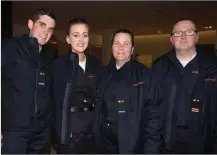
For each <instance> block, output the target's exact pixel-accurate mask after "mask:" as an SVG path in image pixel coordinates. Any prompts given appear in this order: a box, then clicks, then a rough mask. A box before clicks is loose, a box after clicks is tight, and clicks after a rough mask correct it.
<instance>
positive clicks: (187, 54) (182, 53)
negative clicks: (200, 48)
mask: <svg viewBox="0 0 217 155" xmlns="http://www.w3.org/2000/svg"><path fill="white" fill-rule="evenodd" d="M195 54H196V51H195V49H191V50H179V51H176V57H177V58H178V59H179V60H185V61H188V60H191V59H192V57H193V56H194V55H195Z"/></svg>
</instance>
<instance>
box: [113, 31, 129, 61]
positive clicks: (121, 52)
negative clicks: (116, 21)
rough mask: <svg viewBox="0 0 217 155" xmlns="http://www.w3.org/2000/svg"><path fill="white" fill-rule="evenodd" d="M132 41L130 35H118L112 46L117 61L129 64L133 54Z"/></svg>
mask: <svg viewBox="0 0 217 155" xmlns="http://www.w3.org/2000/svg"><path fill="white" fill-rule="evenodd" d="M132 50H133V49H132V40H131V36H130V34H128V33H117V34H116V35H115V37H114V41H113V45H112V53H113V56H114V58H115V59H116V61H123V62H128V61H129V60H130V58H131V53H132Z"/></svg>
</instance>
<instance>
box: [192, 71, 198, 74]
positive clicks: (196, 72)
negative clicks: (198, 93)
mask: <svg viewBox="0 0 217 155" xmlns="http://www.w3.org/2000/svg"><path fill="white" fill-rule="evenodd" d="M191 73H192V74H199V71H198V70H193V71H192V72H191Z"/></svg>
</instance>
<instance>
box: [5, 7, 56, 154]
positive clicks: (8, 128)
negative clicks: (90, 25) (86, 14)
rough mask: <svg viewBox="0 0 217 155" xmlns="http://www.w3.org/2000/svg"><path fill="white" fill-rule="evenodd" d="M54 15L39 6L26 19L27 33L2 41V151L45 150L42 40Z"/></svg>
mask: <svg viewBox="0 0 217 155" xmlns="http://www.w3.org/2000/svg"><path fill="white" fill-rule="evenodd" d="M55 25H56V18H55V16H54V15H53V13H51V12H50V11H49V10H46V9H43V8H42V9H39V10H37V12H35V13H34V14H33V15H32V17H31V18H30V19H29V20H28V27H29V29H30V33H29V35H26V36H25V35H24V36H22V37H17V38H13V39H9V40H5V41H3V43H2V61H1V65H2V135H3V141H2V143H3V144H2V153H10V154H16V153H19V154H25V153H32V154H33V153H49V145H50V126H51V121H50V116H51V101H50V98H51V96H50V82H51V80H50V67H51V62H52V58H53V55H54V52H53V51H49V50H47V49H46V48H45V47H44V46H43V45H44V44H46V43H47V42H48V41H49V39H50V38H51V36H52V34H53V30H54V27H55Z"/></svg>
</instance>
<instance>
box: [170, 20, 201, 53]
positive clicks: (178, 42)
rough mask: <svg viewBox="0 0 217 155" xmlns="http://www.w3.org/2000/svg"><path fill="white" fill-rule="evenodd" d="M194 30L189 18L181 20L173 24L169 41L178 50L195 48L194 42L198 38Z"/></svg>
mask: <svg viewBox="0 0 217 155" xmlns="http://www.w3.org/2000/svg"><path fill="white" fill-rule="evenodd" d="M195 30H196V27H195V25H194V23H193V22H192V21H189V20H183V21H180V22H178V23H177V24H176V25H174V28H173V35H172V36H171V37H170V41H171V43H172V44H173V45H174V47H175V49H176V50H178V51H181V50H193V49H195V44H196V43H197V40H198V34H197V33H196V32H195ZM174 33H175V34H174Z"/></svg>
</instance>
